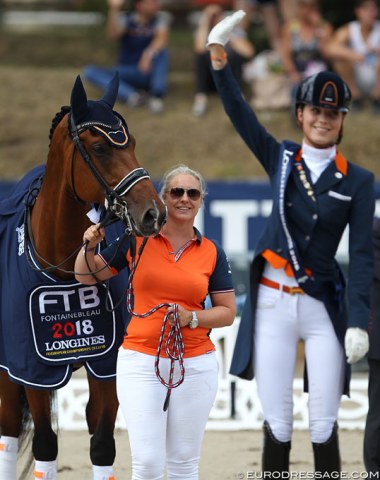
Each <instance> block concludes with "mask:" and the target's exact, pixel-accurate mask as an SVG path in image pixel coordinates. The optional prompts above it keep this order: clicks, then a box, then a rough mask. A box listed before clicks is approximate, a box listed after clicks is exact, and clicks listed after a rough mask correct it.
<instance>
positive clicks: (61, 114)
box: [49, 106, 71, 147]
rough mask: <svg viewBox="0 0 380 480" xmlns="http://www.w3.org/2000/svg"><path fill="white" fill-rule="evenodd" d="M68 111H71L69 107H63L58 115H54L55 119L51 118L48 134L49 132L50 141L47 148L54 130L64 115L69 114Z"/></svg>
mask: <svg viewBox="0 0 380 480" xmlns="http://www.w3.org/2000/svg"><path fill="white" fill-rule="evenodd" d="M70 110H71V107H68V106H63V107H61V110H60V111H59V112H58V113H56V114H55V117H54V118H53V120H52V122H51V127H50V132H49V140H50V143H49V147H50V145H51V139H52V138H53V134H54V131H55V129H56V128H57V125H58V124H59V122H60V121H61V120H62V118H63V117H64V116H65V115H66V113H69V112H70Z"/></svg>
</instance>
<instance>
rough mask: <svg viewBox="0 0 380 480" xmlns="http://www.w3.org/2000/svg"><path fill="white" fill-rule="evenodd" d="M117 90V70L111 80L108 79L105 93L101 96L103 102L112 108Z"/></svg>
mask: <svg viewBox="0 0 380 480" xmlns="http://www.w3.org/2000/svg"><path fill="white" fill-rule="evenodd" d="M118 91H119V72H116V73H115V75H114V76H113V78H112V80H111V81H110V83H109V84H108V85H107V90H106V93H105V94H104V96H103V98H102V100H103V102H105V103H106V104H107V105H109V107H110V108H113V106H114V105H115V102H116V98H117V94H118Z"/></svg>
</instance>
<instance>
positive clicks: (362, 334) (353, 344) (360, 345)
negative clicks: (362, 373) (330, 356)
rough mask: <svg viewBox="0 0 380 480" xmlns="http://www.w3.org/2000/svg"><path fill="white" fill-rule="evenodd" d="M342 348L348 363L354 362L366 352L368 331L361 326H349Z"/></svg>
mask: <svg viewBox="0 0 380 480" xmlns="http://www.w3.org/2000/svg"><path fill="white" fill-rule="evenodd" d="M344 348H345V350H346V357H347V362H348V363H356V362H358V361H359V360H361V359H362V358H363V357H364V355H365V354H366V353H367V352H368V349H369V341H368V333H367V332H366V331H365V330H363V329H362V328H357V327H350V328H348V329H347V331H346V336H345V338H344Z"/></svg>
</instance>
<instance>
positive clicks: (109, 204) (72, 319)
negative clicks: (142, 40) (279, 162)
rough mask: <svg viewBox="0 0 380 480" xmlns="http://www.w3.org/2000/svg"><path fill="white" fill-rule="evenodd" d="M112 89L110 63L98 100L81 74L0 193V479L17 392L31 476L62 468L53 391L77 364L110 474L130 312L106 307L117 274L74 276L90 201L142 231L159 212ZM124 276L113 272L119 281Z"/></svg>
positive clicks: (100, 455) (15, 434) (12, 455)
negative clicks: (37, 159)
mask: <svg viewBox="0 0 380 480" xmlns="http://www.w3.org/2000/svg"><path fill="white" fill-rule="evenodd" d="M117 92H118V77H117V74H116V75H115V77H114V78H113V79H112V81H111V82H110V84H109V86H108V88H107V90H106V92H105V94H104V96H103V98H102V99H101V100H98V101H94V100H88V99H87V95H86V92H85V89H84V87H83V84H82V81H81V79H80V77H79V76H78V77H77V79H76V81H75V84H74V86H73V89H72V92H71V104H70V107H62V108H61V111H60V112H59V113H58V114H57V115H56V117H55V118H54V119H53V122H52V127H51V131H50V146H49V152H48V158H47V162H46V165H43V166H39V167H36V168H35V169H33V170H32V171H31V172H29V173H28V174H27V175H26V176H25V177H24V178H23V179H22V180H20V182H18V184H17V185H16V187H15V189H14V191H13V193H12V194H11V195H10V196H9V197H8V198H7V199H5V200H3V201H2V202H0V271H1V273H0V292H1V293H0V294H1V307H0V433H1V437H0V478H1V480H16V461H17V451H18V449H17V444H18V438H19V436H20V434H21V432H22V431H23V425H24V422H25V416H24V414H23V405H24V404H23V401H22V400H23V399H24V400H25V404H26V405H27V407H28V410H29V412H30V416H31V418H32V420H33V424H34V429H33V431H32V435H33V438H32V452H33V456H34V459H35V473H34V475H35V478H49V479H56V478H57V467H56V458H57V455H58V441H57V434H56V433H55V431H54V429H53V426H52V417H53V413H54V412H53V413H52V406H51V396H52V392H53V393H54V392H56V390H57V389H58V388H61V387H62V386H64V385H65V384H66V383H67V382H68V381H69V380H70V377H71V374H72V372H73V371H74V370H75V369H76V368H78V366H80V365H84V366H85V368H86V370H87V377H88V383H89V401H88V404H87V407H86V419H87V424H88V430H89V433H90V435H91V441H90V458H91V461H92V465H93V479H94V480H98V479H102V480H104V479H107V480H108V479H111V478H112V479H113V478H114V477H113V470H112V465H113V462H114V459H115V454H116V452H115V442H114V426H115V420H116V414H117V410H118V401H117V396H116V386H115V384H116V382H115V376H116V357H117V349H118V346H119V345H120V343H121V341H122V336H123V331H124V328H125V325H124V321H125V318H122V315H121V313H120V311H119V310H118V309H115V308H105V305H104V304H105V303H107V302H108V303H110V304H111V306H112V305H113V303H112V302H113V300H112V298H113V296H112V295H113V291H112V284H111V287H110V288H111V290H110V291H111V293H110V292H109V291H108V290H107V289H104V288H103V285H101V284H98V285H97V286H96V287H95V290H91V289H90V290H88V287H86V286H84V285H81V284H80V283H78V282H76V281H75V280H74V272H73V269H74V261H75V257H76V254H77V252H78V251H79V250H80V248H82V246H83V243H82V238H83V233H84V231H85V229H86V228H88V226H89V225H90V220H89V218H88V216H87V213H88V212H89V210H90V209H91V208H92V210H91V213H90V214H89V216H90V217H91V214H93V215H95V217H96V215H97V210H96V209H95V210H94V208H93V207H94V206H95V207H96V206H99V205H105V207H106V211H107V215H106V218H107V219H108V218H109V217H114V218H117V219H119V220H121V222H123V225H124V227H125V228H126V230H127V231H129V233H130V234H134V235H139V236H146V237H147V236H151V235H155V234H157V233H158V231H159V230H160V227H161V225H162V223H163V222H164V221H165V218H166V209H165V207H164V205H163V203H162V202H161V200H160V198H159V196H158V194H157V193H156V190H155V188H154V186H153V184H152V182H151V180H150V178H149V175H148V173H147V172H146V170H145V169H144V168H142V167H140V165H139V163H138V161H137V159H136V156H135V144H136V141H135V139H134V137H133V135H131V134H130V133H129V130H128V126H127V123H126V121H125V120H124V118H123V117H122V116H121V115H120V114H118V113H117V112H115V111H114V110H113V107H114V104H115V101H116V97H117ZM92 219H93V221H94V223H96V222H97V218H95V219H94V218H92ZM119 223H120V222H119ZM83 248H84V247H83ZM123 288H124V289H125V288H126V284H124V285H120V283H119V284H115V286H114V291H116V292H117V291H119V292H120V291H121V292H122V291H123ZM44 468H45V473H44V472H43V470H44ZM23 480H24V479H23Z"/></svg>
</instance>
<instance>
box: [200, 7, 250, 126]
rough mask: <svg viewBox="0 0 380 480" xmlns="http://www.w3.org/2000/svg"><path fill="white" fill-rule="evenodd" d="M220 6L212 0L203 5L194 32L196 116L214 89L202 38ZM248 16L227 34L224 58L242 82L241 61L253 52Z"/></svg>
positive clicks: (221, 13)
mask: <svg viewBox="0 0 380 480" xmlns="http://www.w3.org/2000/svg"><path fill="white" fill-rule="evenodd" d="M233 6H234V9H240V8H244V7H245V10H248V9H249V4H248V2H247V1H244V0H243V1H242V0H238V1H235V2H234V5H233ZM223 16H224V10H223V8H222V7H221V6H220V5H217V4H213V5H208V6H206V7H205V8H204V9H203V10H202V12H201V14H200V17H199V21H198V24H197V28H196V31H195V34H194V52H195V65H194V73H195V97H194V103H193V114H194V115H195V116H196V117H201V116H203V115H204V114H205V113H206V111H207V106H208V95H209V94H210V93H211V92H215V91H216V90H215V85H214V81H213V79H212V76H211V70H210V66H211V63H210V52H209V51H208V50H207V48H206V42H207V37H208V34H209V33H210V30H211V29H212V28H213V27H214V26H215V25H216V24H217V23H218V22H219V21H220V20H221V19H222V18H223ZM248 27H249V19H247V21H246V22H245V23H243V24H242V25H239V26H238V27H236V28H235V29H234V31H233V33H232V34H231V39H230V42H229V44H228V45H227V55H228V61H229V63H230V65H231V68H232V71H233V74H234V76H235V78H236V80H237V81H238V82H239V84H240V85H242V72H243V65H244V64H245V63H246V62H247V61H248V60H250V59H251V58H252V57H253V56H254V54H255V48H254V46H253V44H252V42H251V41H250V40H249V38H248V34H247V30H248Z"/></svg>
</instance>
